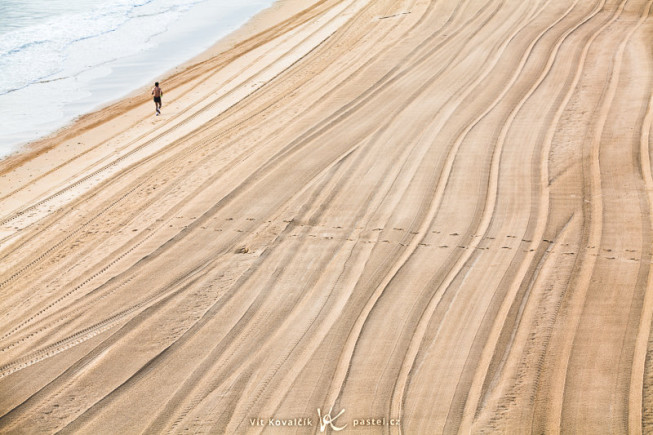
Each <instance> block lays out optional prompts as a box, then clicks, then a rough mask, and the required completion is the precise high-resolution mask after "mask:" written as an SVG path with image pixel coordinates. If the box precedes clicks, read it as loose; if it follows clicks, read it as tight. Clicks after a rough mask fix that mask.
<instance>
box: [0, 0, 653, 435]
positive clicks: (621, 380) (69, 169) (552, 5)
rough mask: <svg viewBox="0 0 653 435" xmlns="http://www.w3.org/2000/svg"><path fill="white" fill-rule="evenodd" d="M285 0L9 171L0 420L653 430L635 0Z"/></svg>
mask: <svg viewBox="0 0 653 435" xmlns="http://www.w3.org/2000/svg"><path fill="white" fill-rule="evenodd" d="M291 3H292V2H291ZM297 4H299V6H297V5H290V6H288V7H287V8H286V9H284V10H282V11H281V12H278V13H277V14H276V15H274V14H272V16H271V17H268V18H266V19H267V20H268V21H267V22H268V23H269V25H267V26H266V25H264V24H265V23H259V24H258V25H259V27H260V29H259V30H260V31H257V32H252V33H251V35H249V36H248V37H243V38H242V40H241V41H240V42H239V43H237V44H233V45H232V46H230V47H229V48H227V49H224V50H222V51H220V52H219V53H216V54H215V55H214V56H208V57H207V58H206V59H204V60H203V61H201V62H196V63H195V64H193V65H191V66H189V67H187V68H185V69H184V70H183V71H182V70H180V71H178V72H177V73H175V74H174V75H173V76H171V77H170V78H169V79H168V80H167V81H165V82H164V88H165V89H166V90H167V91H166V94H165V95H164V107H163V111H164V114H163V116H161V117H154V116H153V108H154V105H153V104H152V102H151V101H150V100H149V98H148V94H146V95H145V96H144V97H143V98H140V99H139V98H136V97H133V98H131V99H126V100H124V101H121V102H118V103H116V104H114V105H112V106H110V107H108V108H106V109H105V110H103V111H101V112H99V113H96V114H91V115H88V116H87V117H85V118H83V119H82V120H80V121H79V122H77V123H75V124H73V125H72V126H70V127H68V128H66V129H64V130H63V131H61V132H60V133H59V134H57V135H56V136H54V137H52V138H49V139H47V140H44V141H41V143H39V144H37V145H35V146H34V147H33V148H32V150H31V151H28V152H25V153H23V154H21V155H18V156H13V157H11V158H9V159H6V160H4V161H3V162H0V301H1V302H0V416H1V417H0V432H2V433H5V432H11V433H13V432H18V433H35V432H46V433H53V432H58V431H62V432H64V433H72V432H75V433H89V434H98V433H142V432H146V433H182V432H191V433H208V432H211V433H223V432H226V433H243V432H246V433H259V432H269V433H319V432H320V426H319V423H318V421H317V409H318V408H320V409H321V410H322V413H324V412H328V410H329V409H330V408H331V407H333V412H332V417H335V415H336V414H337V413H338V412H340V411H341V410H343V409H344V410H345V411H344V413H343V414H342V415H341V416H340V417H339V418H338V419H336V420H335V421H334V425H335V426H339V425H344V424H348V426H347V428H346V430H345V431H344V432H345V433H346V432H352V433H355V432H356V431H359V432H360V433H403V434H417V433H424V434H438V433H505V432H508V433H531V432H535V433H558V432H563V433H588V434H590V433H591V434H599V433H627V432H628V433H633V434H637V433H651V432H653V337H652V336H651V322H652V320H653V273H652V271H651V264H652V262H653V214H652V210H653V177H652V165H651V147H652V144H653V138H652V137H651V128H652V124H653V94H652V92H651V91H652V87H653V83H652V82H653V62H652V59H653V57H652V54H653V52H652V48H651V47H652V46H651V41H653V21H652V20H651V18H650V16H651V14H652V13H653V0H623V1H617V0H595V1H591V0H528V1H523V0H456V1H454V0H430V1H428V0H312V1H305V2H297ZM290 9H293V11H292V13H290V12H289V10H290ZM284 14H285V15H284ZM270 417H274V418H279V419H291V418H302V417H307V418H311V419H312V426H310V427H301V428H297V427H295V428H288V427H281V428H276V427H271V426H269V425H267V423H268V418H270ZM371 417H375V418H384V417H385V418H386V419H387V420H388V421H389V419H391V418H400V421H401V423H400V425H398V426H390V425H389V424H388V425H386V426H382V427H376V428H372V429H370V428H363V429H360V428H354V426H353V421H354V419H356V418H371ZM257 418H258V419H263V420H264V423H265V425H262V426H260V425H256V424H254V425H253V423H252V420H251V419H257ZM327 430H328V431H330V430H331V428H330V427H328V428H327Z"/></svg>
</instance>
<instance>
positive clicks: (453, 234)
mask: <svg viewBox="0 0 653 435" xmlns="http://www.w3.org/2000/svg"><path fill="white" fill-rule="evenodd" d="M449 235H450V236H458V235H459V234H458V233H451V234H449Z"/></svg>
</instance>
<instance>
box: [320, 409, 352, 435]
mask: <svg viewBox="0 0 653 435" xmlns="http://www.w3.org/2000/svg"><path fill="white" fill-rule="evenodd" d="M332 411H333V406H332V407H331V409H329V413H328V414H324V415H322V413H321V412H320V408H317V417H318V420H320V432H324V431H325V430H326V428H327V426H329V427H331V430H333V431H334V432H339V431H341V430H343V429H344V428H346V427H347V425H344V426H341V427H337V426H335V425H334V423H335V421H336V420H337V419H338V417H340V416H341V415H342V414H343V413H344V412H345V410H344V409H343V410H342V411H340V412H339V413H338V415H336V416H335V417H331V412H332Z"/></svg>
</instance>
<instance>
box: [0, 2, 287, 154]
mask: <svg viewBox="0 0 653 435" xmlns="http://www.w3.org/2000/svg"><path fill="white" fill-rule="evenodd" d="M273 2H274V0H238V1H234V0H0V158H1V157H2V156H6V155H7V154H9V153H11V152H13V151H15V150H16V149H17V148H18V147H19V146H20V145H21V144H24V143H26V142H29V141H32V140H35V139H38V138H39V137H42V136H44V135H47V134H49V133H52V132H53V131H55V130H56V129H58V128H60V127H62V126H63V125H65V124H66V123H68V122H70V121H71V120H73V119H74V118H76V117H77V116H79V115H82V114H83V113H86V112H89V111H91V110H93V109H96V108H98V107H100V106H102V105H104V104H107V103H108V102H110V101H113V100H116V99H118V98H120V97H122V96H124V95H126V94H128V93H129V92H130V91H133V90H134V89H136V88H138V87H140V86H143V85H145V84H148V83H150V82H154V81H155V80H158V79H159V78H160V75H161V74H163V73H164V72H166V71H168V70H170V69H171V68H173V67H174V66H175V65H178V64H180V63H182V62H184V61H186V60H188V59H190V58H192V57H193V56H195V55H197V54H199V53H201V52H202V51H203V50H205V49H207V48H209V47H210V46H211V45H213V44H214V43H215V42H216V41H218V40H219V39H220V38H221V37H223V36H225V35H226V34H228V33H229V32H231V31H233V30H235V29H236V28H238V27H239V26H241V25H242V24H244V23H245V22H246V21H247V20H248V19H249V18H251V17H252V16H253V15H255V14H256V13H257V12H259V11H260V10H262V9H264V8H267V7H269V6H270V5H271V4H272V3H273ZM162 85H164V84H163V83H162ZM147 98H149V95H148V96H147Z"/></svg>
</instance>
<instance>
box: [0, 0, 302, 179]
mask: <svg viewBox="0 0 653 435" xmlns="http://www.w3.org/2000/svg"><path fill="white" fill-rule="evenodd" d="M305 3H306V2H304V4H303V5H302V2H301V1H299V0H275V1H274V2H273V3H272V4H271V5H270V6H268V7H266V8H264V9H262V10H260V11H259V12H257V13H256V14H255V15H253V16H252V17H250V18H249V19H247V20H246V21H245V22H244V23H243V24H242V25H240V26H238V27H237V28H236V29H234V30H232V31H231V32H228V33H227V34H226V35H223V36H222V37H219V38H218V39H217V40H216V41H215V42H214V43H213V44H212V45H210V46H209V47H208V48H207V49H205V50H203V51H202V52H200V53H198V54H196V55H195V56H193V57H191V58H189V59H188V60H185V61H183V62H181V63H178V64H177V65H175V66H173V67H171V68H168V69H167V70H165V71H163V72H162V73H161V74H160V75H159V76H158V77H160V78H159V79H157V81H159V82H161V84H162V85H164V86H165V83H166V82H170V81H171V79H173V78H174V79H175V81H183V80H184V74H185V73H186V72H189V70H191V69H192V68H193V67H195V66H197V65H199V64H201V63H203V62H207V61H209V60H210V59H212V58H214V57H215V56H218V55H220V54H222V53H226V52H227V51H229V50H231V49H233V48H234V47H235V46H236V45H238V44H239V43H242V42H244V41H246V40H247V39H248V38H251V37H253V36H255V35H256V34H257V33H259V32H263V31H265V30H266V29H268V28H271V27H273V26H275V25H276V24H277V23H278V22H279V21H282V20H284V19H285V18H287V17H290V16H292V15H293V14H295V13H298V12H301V10H303V9H305V7H307V6H308V5H306V4H305ZM309 5H310V4H309ZM150 88H151V84H147V85H143V86H137V87H135V88H133V89H132V90H131V91H128V92H126V93H124V94H123V95H122V96H120V97H117V98H113V99H108V100H107V101H105V102H104V103H101V104H100V105H98V106H96V107H95V108H93V109H91V110H88V111H86V112H85V113H83V114H81V115H78V116H75V117H74V118H73V119H71V120H69V121H67V122H65V123H64V124H63V125H62V126H61V127H58V128H56V129H55V130H54V131H52V132H51V133H48V134H46V135H44V136H41V137H39V138H35V139H34V140H30V141H27V142H24V143H18V144H16V145H12V146H11V148H13V150H12V151H10V152H8V153H7V154H5V155H3V156H0V174H2V172H4V171H6V170H9V169H10V168H11V167H14V166H15V165H16V164H20V162H24V161H26V160H29V159H31V158H33V157H36V156H38V155H40V154H42V153H43V152H46V151H48V150H49V149H51V148H52V147H53V146H56V143H53V142H57V141H64V140H66V138H68V137H70V135H71V134H74V132H75V131H78V130H86V129H91V128H93V127H94V126H96V125H98V124H100V123H101V122H102V119H98V118H101V114H102V113H103V112H106V111H107V110H108V109H111V110H112V111H113V110H114V109H115V110H120V108H123V109H124V110H125V111H126V110H129V109H132V108H133V107H134V105H138V104H139V101H138V100H140V99H141V98H142V99H143V101H148V102H149V101H150V100H151V98H148V97H149V90H150ZM164 89H165V91H166V93H168V91H170V90H172V89H169V88H168V87H167V86H166V88H164ZM141 104H144V103H141ZM113 116H114V117H115V116H117V115H113Z"/></svg>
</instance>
